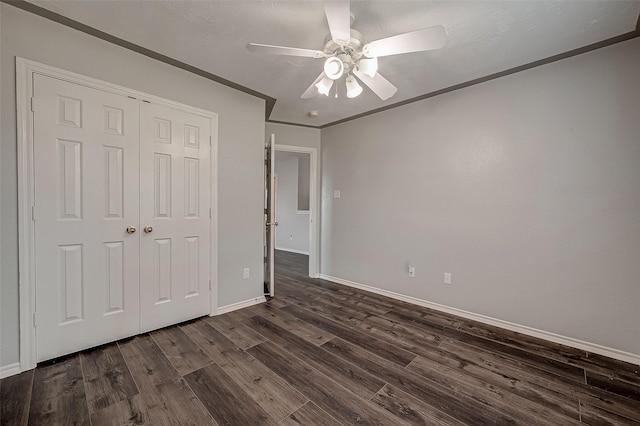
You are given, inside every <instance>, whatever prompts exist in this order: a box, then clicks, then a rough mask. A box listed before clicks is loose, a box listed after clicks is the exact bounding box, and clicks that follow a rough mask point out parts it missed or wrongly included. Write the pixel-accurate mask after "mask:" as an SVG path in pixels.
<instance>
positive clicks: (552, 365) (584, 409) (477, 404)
mask: <svg viewBox="0 0 640 426" xmlns="http://www.w3.org/2000/svg"><path fill="white" fill-rule="evenodd" d="M306 272H307V258H306V256H301V255H296V254H290V253H284V252H279V253H278V254H277V267H276V273H277V275H276V297H275V298H274V299H272V300H271V301H269V302H268V303H266V304H262V305H258V306H253V307H250V308H247V309H243V310H240V311H235V312H232V313H229V314H225V315H221V316H218V317H213V318H202V319H199V320H196V321H193V322H190V323H187V324H181V325H179V326H174V327H170V328H166V329H163V330H159V331H155V332H153V333H150V334H145V335H141V336H138V337H135V338H132V339H128V340H125V341H121V342H118V343H114V344H111V345H107V346H103V347H100V348H97V349H94V350H90V351H86V352H82V353H80V354H75V355H72V356H69V357H67V358H65V359H62V360H59V361H58V362H56V363H53V364H49V365H42V366H38V368H36V369H35V370H32V371H28V372H25V373H22V374H20V375H17V376H13V377H9V378H6V379H4V380H2V382H0V392H1V403H2V412H1V417H0V419H1V423H2V425H24V424H30V425H76V424H92V425H132V424H135V425H140V424H146V425H154V426H155V425H209V424H212V425H215V424H219V425H262V424H265V425H277V424H280V425H314V426H315V425H340V424H344V425H346V424H364V425H367V424H372V425H406V424H413V425H484V424H500V425H502V424H521V425H543V424H549V425H571V424H579V423H583V424H590V425H629V424H635V425H638V424H640V375H639V372H638V366H637V365H632V364H627V363H623V362H620V361H615V360H611V359H608V358H605V357H602V356H599V355H594V354H588V353H585V352H584V351H579V350H577V349H573V348H569V347H566V346H561V345H557V344H552V343H548V342H545V341H542V340H538V339H535V338H531V337H527V336H523V335H519V334H517V333H513V332H510V331H505V330H501V329H498V328H495V327H491V326H486V325H483V324H480V323H475V322H472V321H468V320H465V319H462V318H459V317H455V316H451V315H446V314H443V313H439V312H435V311H431V310H428V309H424V308H420V307H416V306H413V305H410V304H406V303H402V302H398V301H395V300H392V299H388V298H385V297H382V296H378V295H375V294H371V293H367V292H364V291H359V290H355V289H352V288H348V287H343V286H340V285H336V284H332V283H329V282H326V281H322V280H311V279H309V278H307V277H306Z"/></svg>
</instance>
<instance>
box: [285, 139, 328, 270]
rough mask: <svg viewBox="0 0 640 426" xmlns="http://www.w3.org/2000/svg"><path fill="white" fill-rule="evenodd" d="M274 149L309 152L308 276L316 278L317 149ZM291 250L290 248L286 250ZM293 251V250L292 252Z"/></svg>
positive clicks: (292, 147)
mask: <svg viewBox="0 0 640 426" xmlns="http://www.w3.org/2000/svg"><path fill="white" fill-rule="evenodd" d="M275 149H276V151H287V152H299V153H303V154H310V161H309V174H310V175H311V176H310V179H309V253H305V254H308V255H309V277H311V278H317V277H318V274H319V273H320V261H319V257H320V239H319V237H318V236H319V232H320V222H319V215H318V208H319V204H318V194H319V192H318V178H319V175H318V174H319V173H320V170H319V168H318V149H317V148H310V147H304V146H294V145H278V144H276V146H275ZM288 251H291V250H288ZM294 253H295V252H294Z"/></svg>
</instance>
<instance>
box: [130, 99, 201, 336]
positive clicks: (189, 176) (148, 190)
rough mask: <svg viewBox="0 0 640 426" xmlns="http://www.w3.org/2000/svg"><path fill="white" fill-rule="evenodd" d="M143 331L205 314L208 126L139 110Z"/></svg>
mask: <svg viewBox="0 0 640 426" xmlns="http://www.w3.org/2000/svg"><path fill="white" fill-rule="evenodd" d="M140 116H141V121H140V122H141V125H140V126H141V127H140V155H141V162H140V176H141V182H140V184H141V186H140V191H141V193H140V227H141V228H142V229H141V231H142V232H141V234H140V248H141V250H140V310H141V316H140V328H141V331H142V332H144V331H149V330H153V329H156V328H159V327H164V326H166V325H170V324H175V323H177V322H180V321H185V320H188V319H192V318H196V317H199V316H202V315H206V314H208V313H209V303H210V302H209V301H210V297H209V293H210V290H209V275H210V271H209V262H210V259H209V256H210V254H209V253H210V235H211V234H210V230H209V229H210V219H209V215H210V212H209V208H210V196H209V191H210V188H211V185H210V168H211V167H210V150H211V148H210V145H209V144H210V134H211V120H210V119H208V118H204V117H201V116H198V115H195V114H190V113H187V112H184V111H180V110H177V109H171V108H169V107H166V106H161V105H155V104H149V103H142V104H141V105H140Z"/></svg>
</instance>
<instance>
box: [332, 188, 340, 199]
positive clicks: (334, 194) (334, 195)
mask: <svg viewBox="0 0 640 426" xmlns="http://www.w3.org/2000/svg"><path fill="white" fill-rule="evenodd" d="M333 198H340V190H339V189H334V190H333Z"/></svg>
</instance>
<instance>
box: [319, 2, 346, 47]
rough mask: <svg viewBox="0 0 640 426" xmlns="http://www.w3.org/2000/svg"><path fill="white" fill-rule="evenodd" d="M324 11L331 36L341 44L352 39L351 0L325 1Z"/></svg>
mask: <svg viewBox="0 0 640 426" xmlns="http://www.w3.org/2000/svg"><path fill="white" fill-rule="evenodd" d="M324 13H326V15H327V22H328V23H329V31H331V38H332V39H333V41H335V42H336V43H337V44H339V45H344V44H347V43H349V40H351V5H350V3H349V0H339V1H329V0H327V1H325V2H324Z"/></svg>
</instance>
